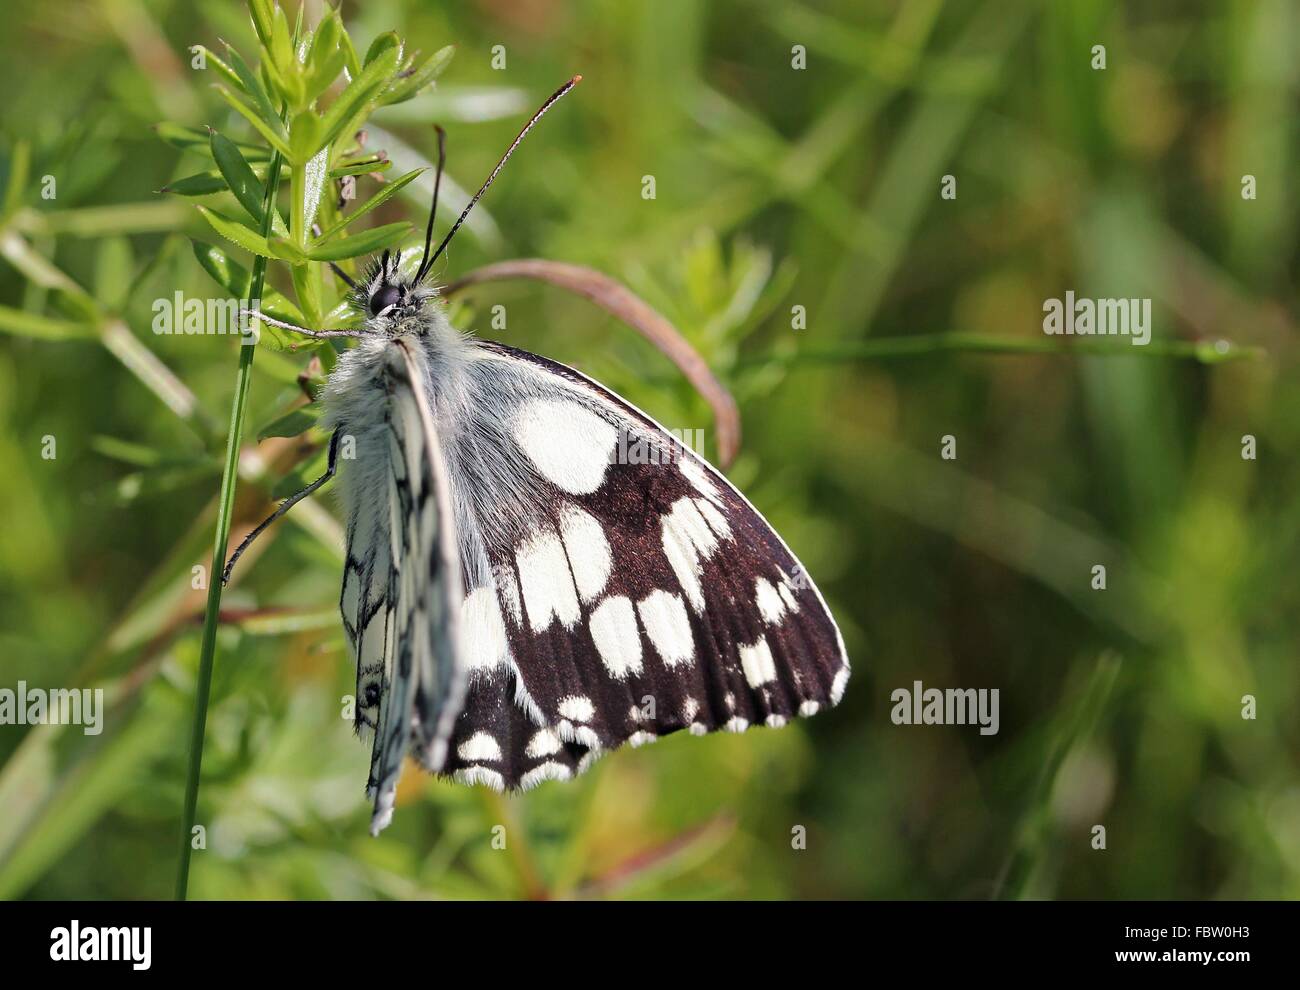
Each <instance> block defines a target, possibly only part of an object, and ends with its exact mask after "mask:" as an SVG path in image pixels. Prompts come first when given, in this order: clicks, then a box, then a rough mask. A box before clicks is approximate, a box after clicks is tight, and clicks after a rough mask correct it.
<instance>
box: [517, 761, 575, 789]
mask: <svg viewBox="0 0 1300 990" xmlns="http://www.w3.org/2000/svg"><path fill="white" fill-rule="evenodd" d="M571 776H572V771H571V770H570V769H569V768H568V767H566V766H565V765H564V764H563V763H554V762H548V763H543V764H542V765H541V766H537V767H533V768H532V769H531V770H529V771H528V772H527V773H526V774H524V775H523V776H522V777H520V778H519V787H520V789H521V790H525V791H526V790H528V789H529V788H532V787H536V786H537V785H538V784H540V783H542V782H543V781H547V780H568V779H569V777H571Z"/></svg>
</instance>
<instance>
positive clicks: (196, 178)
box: [158, 169, 230, 196]
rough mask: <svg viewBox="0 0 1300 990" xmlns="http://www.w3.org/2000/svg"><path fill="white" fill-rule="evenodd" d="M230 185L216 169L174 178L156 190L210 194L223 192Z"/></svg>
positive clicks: (161, 191) (186, 193) (182, 193)
mask: <svg viewBox="0 0 1300 990" xmlns="http://www.w3.org/2000/svg"><path fill="white" fill-rule="evenodd" d="M229 188H230V187H229V186H228V185H227V184H226V180H225V179H224V178H222V175H221V173H220V172H218V171H217V170H216V169H209V170H208V171H206V172H196V173H195V174H194V175H187V176H185V177H184V178H181V179H174V180H173V181H171V182H169V183H167V185H165V186H163V187H162V188H161V189H159V190H158V191H159V192H160V193H171V194H172V195H174V196H211V195H212V194H213V193H219V192H225V191H226V190H227V189H229Z"/></svg>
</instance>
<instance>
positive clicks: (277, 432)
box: [257, 405, 320, 441]
mask: <svg viewBox="0 0 1300 990" xmlns="http://www.w3.org/2000/svg"><path fill="white" fill-rule="evenodd" d="M319 419H320V407H319V406H316V405H307V406H299V407H297V408H296V409H291V410H290V411H289V412H287V413H285V415H283V416H279V417H277V418H276V419H274V420H272V421H271V422H269V423H267V424H266V425H265V426H263V427H262V428H261V429H260V430H258V432H257V439H258V441H262V440H265V439H266V438H267V437H296V436H298V435H299V434H302V433H306V432H307V431H308V430H310V429H311V428H312V427H313V426H315V425H316V423H317V421H318V420H319Z"/></svg>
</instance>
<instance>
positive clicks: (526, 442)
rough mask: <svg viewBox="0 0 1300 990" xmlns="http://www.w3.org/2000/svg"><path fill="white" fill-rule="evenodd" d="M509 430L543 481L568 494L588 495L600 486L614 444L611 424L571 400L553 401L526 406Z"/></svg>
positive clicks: (539, 401)
mask: <svg viewBox="0 0 1300 990" xmlns="http://www.w3.org/2000/svg"><path fill="white" fill-rule="evenodd" d="M511 431H512V432H513V434H514V438H515V440H516V441H517V442H518V443H519V446H520V447H522V448H523V450H524V453H525V454H527V455H528V459H529V460H530V461H532V462H533V466H534V467H536V468H537V470H538V471H539V472H540V473H541V475H542V477H544V478H545V479H546V480H547V481H549V482H551V483H552V484H553V485H555V486H556V487H558V488H560V489H562V490H563V491H566V492H568V493H569V494H570V495H590V494H591V493H592V492H594V491H595V490H596V489H597V488H599V487H600V483H601V482H602V481H604V480H605V469H606V468H607V467H609V464H610V456H609V455H610V453H611V452H612V451H613V449H614V445H615V443H617V442H618V430H617V429H616V428H615V427H614V425H613V424H611V423H609V422H607V421H606V420H604V419H602V418H601V417H600V416H597V415H596V414H595V413H594V412H592V411H591V410H589V409H584V408H583V407H582V406H580V405H578V404H577V403H576V402H566V401H560V400H556V399H531V400H529V401H528V402H525V403H524V404H523V405H522V406H521V407H520V408H519V411H518V412H517V413H515V418H514V421H513V423H512V425H511Z"/></svg>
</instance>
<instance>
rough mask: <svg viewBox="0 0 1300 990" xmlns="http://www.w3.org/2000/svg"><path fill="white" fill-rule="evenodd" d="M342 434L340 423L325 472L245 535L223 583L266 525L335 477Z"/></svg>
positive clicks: (233, 556)
mask: <svg viewBox="0 0 1300 990" xmlns="http://www.w3.org/2000/svg"><path fill="white" fill-rule="evenodd" d="M342 436H343V427H342V426H341V425H340V426H339V427H338V429H336V430H335V431H334V435H333V436H331V437H330V449H329V457H328V460H327V461H326V465H325V473H324V474H322V475H321V476H320V477H319V478H317V479H316V480H315V481H313V482H312V483H311V484H310V485H308V486H307V487H306V488H304V489H302V491H298V492H294V493H293V494H292V495H290V496H289V497H288V498H286V499H285V500H284V501H283V502H281V503H280V507H279V508H278V509H276V510H275V511H274V512H272V513H271V514H270V515H269V516H267V517H266V518H265V519H263V520H262V521H261V522H260V523H258V525H257V528H256V529H255V530H253V531H252V532H251V533H249V534H248V535H247V536H246V537H244V542H243V543H241V544H239V546H238V547H237V548H236V550H235V552H234V553H232V554H231V555H230V560H228V561H227V562H226V569H225V570H224V571H222V572H221V583H222V584H223V585H225V584H229V583H230V572H231V571H232V570H233V569H234V567H235V561H237V560H238V559H239V558H240V556H242V555H243V553H244V551H245V550H247V549H248V547H249V545H250V544H252V542H253V541H254V540H255V539H257V538H258V537H259V536H261V535H262V532H263V531H264V530H265V529H266V527H268V526H270V525H271V523H273V522H275V521H276V520H277V519H279V518H280V517H281V516H282V515H284V514H285V513H286V512H288V511H289V510H290V509H292V508H293V507H294V506H295V505H297V504H298V503H299V502H301V501H302V500H303V499H304V498H306V497H307V496H308V495H310V494H311V493H312V492H314V491H316V489H318V488H319V487H320V486H321V485H323V484H325V482H327V481H329V480H330V478H332V477H334V472H335V471H337V470H338V458H339V438H340V437H342Z"/></svg>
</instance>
